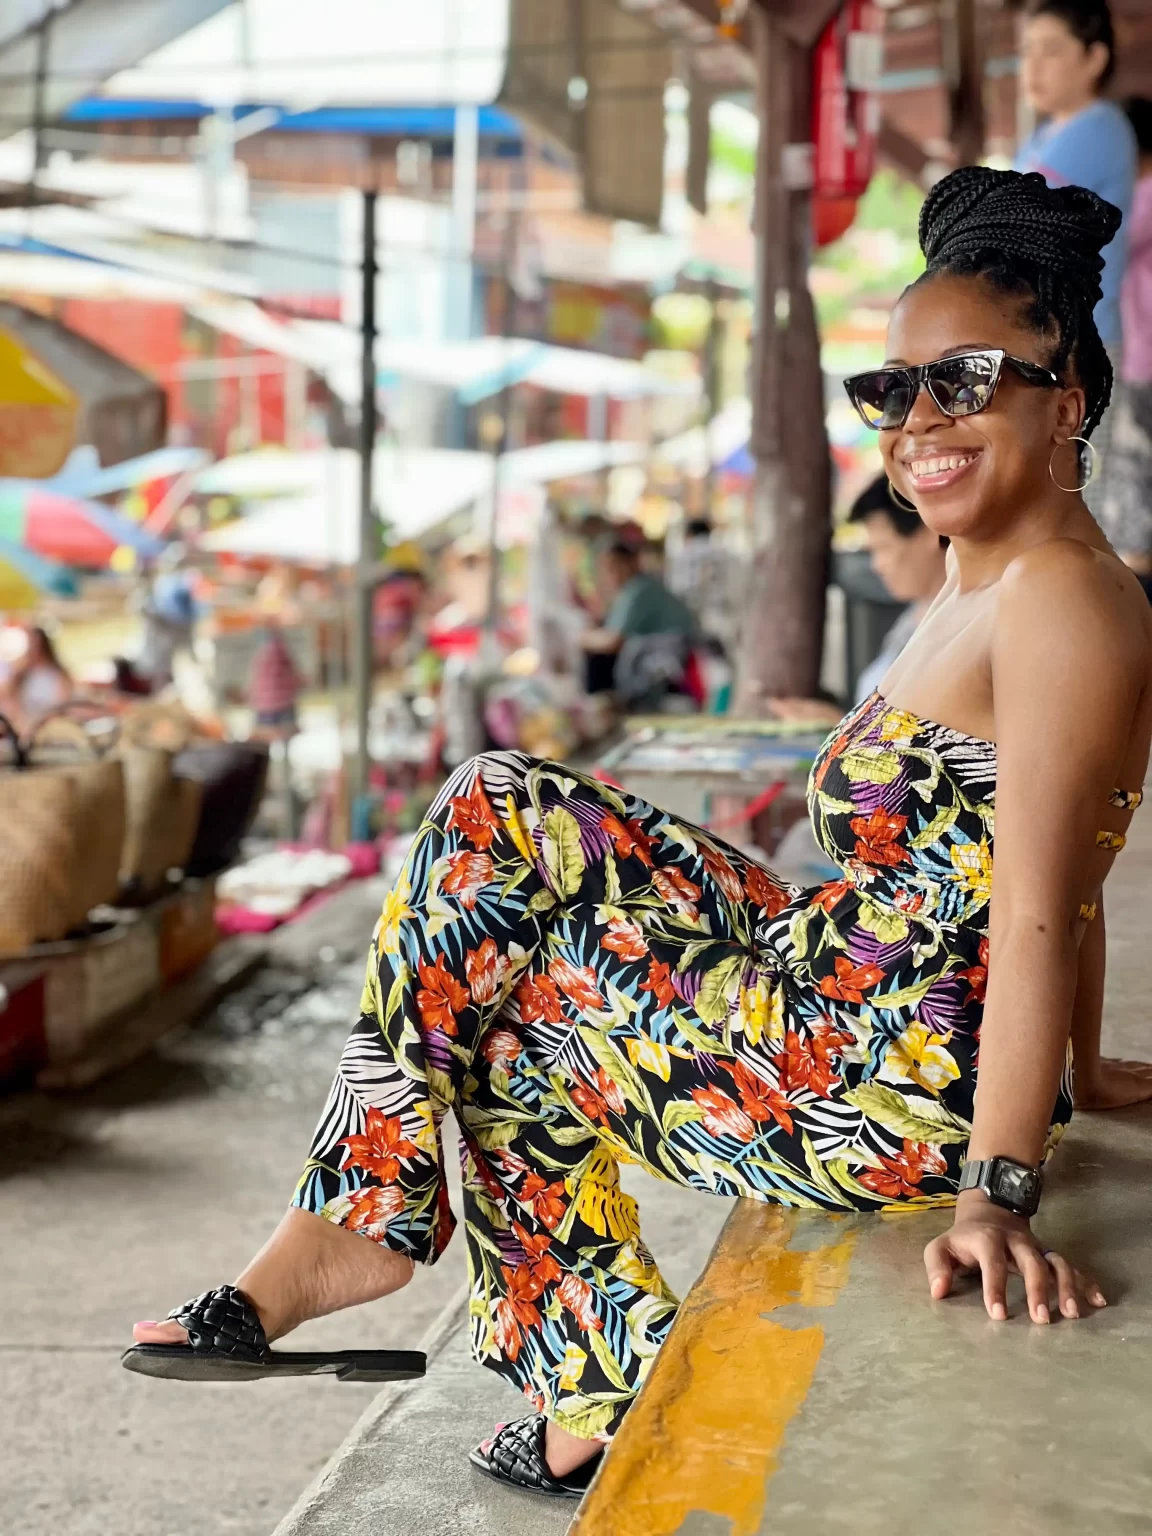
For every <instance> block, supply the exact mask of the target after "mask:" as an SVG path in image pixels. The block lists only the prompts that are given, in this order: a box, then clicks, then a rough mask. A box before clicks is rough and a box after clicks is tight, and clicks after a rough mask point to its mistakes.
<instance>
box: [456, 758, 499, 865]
mask: <svg viewBox="0 0 1152 1536" xmlns="http://www.w3.org/2000/svg"><path fill="white" fill-rule="evenodd" d="M449 805H450V806H451V811H450V814H449V816H448V831H449V832H451V831H452V829H453V828H454V827H455V828H456V829H457V830H459V831H460V832H462V833H463V834H464V836H465V837H466V838H467V839H468V841H469V842H470V843H471V844H472V846H473V848H479V849H485V848H491V846H492V839H493V838H494V837H495V836H496V834H497V832H499V830H500V818H499V817H498V816H497V815H496V812H495V811H494V810H493V809H492V802H491V801H490V800H489V799H488V796H487V794H486V793H485V790H484V785H483V783H482V782H481V779H480V775H479V774H477V775H476V777H475V778H474V779H473V780H472V791H471V793H470V794H468V795H456V796H454V798H453V799H452V800H450V801H449Z"/></svg>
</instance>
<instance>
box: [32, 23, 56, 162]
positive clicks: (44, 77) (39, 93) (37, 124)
mask: <svg viewBox="0 0 1152 1536" xmlns="http://www.w3.org/2000/svg"><path fill="white" fill-rule="evenodd" d="M53 14H54V13H53V12H52V11H47V12H46V13H45V15H44V18H43V20H42V21H41V23H40V26H39V28H38V29H37V32H36V79H35V82H34V90H35V95H34V96H33V99H32V185H33V187H35V185H36V183H37V181H38V179H39V175H40V172H41V171H42V170H43V169H44V167H45V165H47V163H48V146H47V145H46V143H45V142H44V130H45V128H46V127H47V123H46V121H45V118H46V107H47V102H46V100H45V98H46V96H47V91H48V42H49V29H50V27H51V25H52V17H53Z"/></svg>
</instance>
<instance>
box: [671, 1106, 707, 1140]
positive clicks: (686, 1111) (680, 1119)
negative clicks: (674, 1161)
mask: <svg viewBox="0 0 1152 1536" xmlns="http://www.w3.org/2000/svg"><path fill="white" fill-rule="evenodd" d="M703 1118H704V1111H703V1109H701V1107H700V1105H699V1104H697V1103H696V1100H695V1099H672V1100H670V1101H669V1103H667V1104H665V1106H664V1114H663V1115H662V1116H661V1120H660V1124H661V1126H662V1127H663V1129H664V1134H665V1136H671V1134H672V1132H673V1131H677V1130H679V1129H680V1127H681V1126H682V1125H690V1124H692V1122H693V1121H696V1120H703Z"/></svg>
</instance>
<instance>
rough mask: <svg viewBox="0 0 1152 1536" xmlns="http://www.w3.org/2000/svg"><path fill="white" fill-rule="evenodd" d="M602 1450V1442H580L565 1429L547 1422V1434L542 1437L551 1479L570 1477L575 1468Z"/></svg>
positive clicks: (576, 1436) (577, 1437)
mask: <svg viewBox="0 0 1152 1536" xmlns="http://www.w3.org/2000/svg"><path fill="white" fill-rule="evenodd" d="M603 1449H604V1442H603V1441H602V1440H581V1439H580V1438H579V1436H578V1435H570V1434H569V1433H568V1431H567V1430H566V1429H561V1428H560V1426H559V1425H558V1424H554V1423H553V1422H552V1420H551V1419H549V1420H548V1432H547V1434H546V1435H545V1437H544V1458H545V1460H546V1461H547V1463H548V1470H549V1472H551V1474H552V1476H553V1477H570V1476H571V1474H572V1473H573V1472H575V1470H576V1468H577V1467H582V1466H583V1465H584V1463H585V1462H586V1461H591V1460H592V1458H593V1456H598V1455H599V1454H600V1452H601V1451H602V1450H603Z"/></svg>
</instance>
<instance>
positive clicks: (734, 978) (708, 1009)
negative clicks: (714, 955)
mask: <svg viewBox="0 0 1152 1536" xmlns="http://www.w3.org/2000/svg"><path fill="white" fill-rule="evenodd" d="M746 963H747V957H746V956H744V955H729V956H728V958H727V959H726V960H721V962H720V964H719V965H714V966H713V967H712V969H711V970H710V971H708V972H706V974H705V976H704V980H703V981H702V982H701V983H700V990H699V992H697V994H696V1000H695V1008H696V1012H697V1014H698V1015H699V1017H700V1018H701V1019H702V1020H703V1021H704V1023H705V1024H719V1023H721V1022H722V1021H723V1020H724V1019H726V1018H727V1017H728V1012H729V1009H730V1008H731V1006H732V1004H733V1003H734V1002H735V1001H736V989H737V984H738V982H739V978H740V973H741V971H742V970H743V969H744V966H745V964H746Z"/></svg>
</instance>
